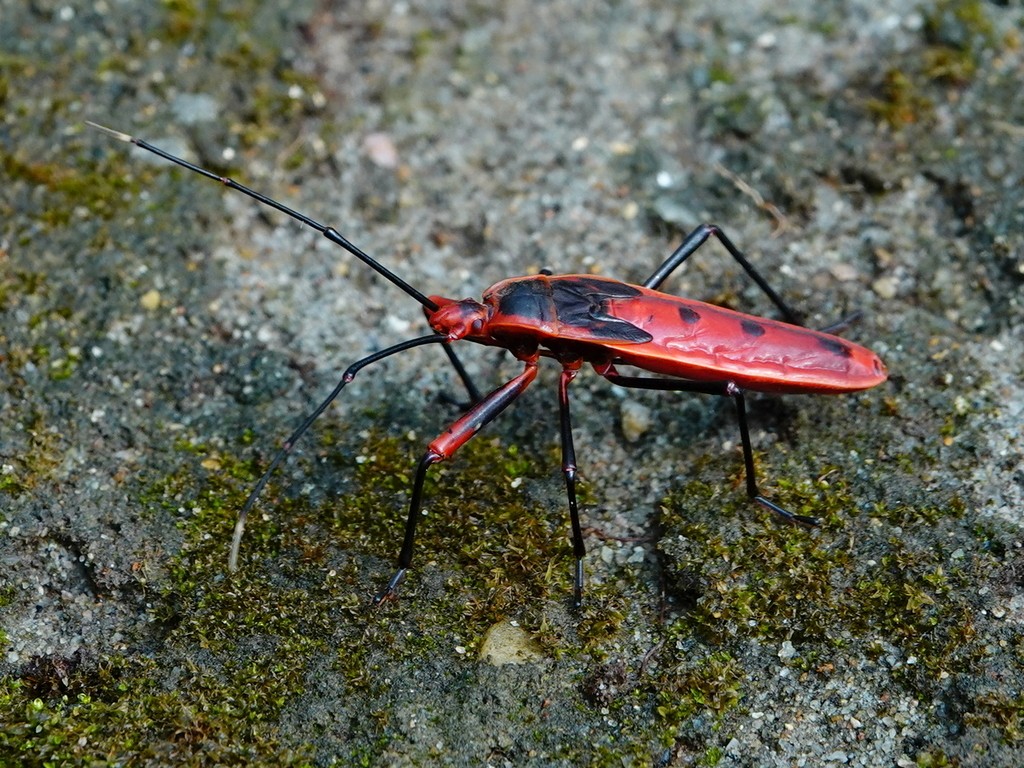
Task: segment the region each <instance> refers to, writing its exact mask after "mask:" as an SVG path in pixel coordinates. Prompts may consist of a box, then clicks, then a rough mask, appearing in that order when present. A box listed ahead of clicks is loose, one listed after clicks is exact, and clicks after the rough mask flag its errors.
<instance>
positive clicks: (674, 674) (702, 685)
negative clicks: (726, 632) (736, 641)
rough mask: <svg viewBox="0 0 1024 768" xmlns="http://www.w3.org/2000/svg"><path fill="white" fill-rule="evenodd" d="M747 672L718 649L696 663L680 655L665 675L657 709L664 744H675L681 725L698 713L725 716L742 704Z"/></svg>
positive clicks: (659, 692) (658, 689)
mask: <svg viewBox="0 0 1024 768" xmlns="http://www.w3.org/2000/svg"><path fill="white" fill-rule="evenodd" d="M746 677H747V673H746V671H745V670H744V669H743V667H742V666H741V665H740V664H739V663H738V662H737V661H736V660H735V659H734V658H733V657H732V656H731V655H730V654H729V653H727V652H724V651H718V652H715V653H712V654H711V655H709V656H707V657H705V658H702V659H699V660H697V661H696V662H694V661H693V660H691V659H689V658H685V657H680V658H679V659H678V660H677V662H676V664H675V665H673V666H672V667H670V668H669V669H667V670H666V673H665V674H663V675H661V677H660V680H659V685H658V686H657V688H656V702H657V703H656V708H655V711H656V712H657V715H658V718H659V719H660V720H661V722H662V743H663V744H664V746H671V745H672V744H673V743H674V742H675V740H676V738H677V734H678V731H679V728H680V726H681V725H682V724H683V723H684V722H686V721H687V720H689V719H690V718H692V717H693V716H694V715H695V714H697V713H701V712H707V713H710V714H712V715H713V716H715V717H716V718H721V717H722V716H724V715H725V714H726V713H727V712H729V711H730V710H732V709H733V708H735V707H736V706H737V704H739V702H740V699H741V698H742V695H743V693H742V691H743V681H744V680H745V679H746Z"/></svg>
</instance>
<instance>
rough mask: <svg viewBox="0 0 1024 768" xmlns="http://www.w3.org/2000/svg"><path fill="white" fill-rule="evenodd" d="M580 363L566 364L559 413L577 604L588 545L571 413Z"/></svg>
mask: <svg viewBox="0 0 1024 768" xmlns="http://www.w3.org/2000/svg"><path fill="white" fill-rule="evenodd" d="M579 369H580V368H579V364H578V363H577V364H576V365H566V366H564V367H563V368H562V376H561V378H560V379H559V381H558V412H559V417H560V421H559V423H560V431H561V438H562V474H563V475H564V476H565V490H566V493H567V494H568V496H569V524H570V526H571V527H572V553H573V556H574V557H575V558H576V566H575V569H574V571H573V605H575V606H576V607H577V608H579V607H580V605H581V604H582V603H583V556H584V555H585V554H587V548H586V546H585V545H584V543H583V529H582V528H581V527H580V510H579V505H578V504H577V502H576V449H575V448H574V447H573V442H572V420H571V419H570V416H569V383H570V382H571V381H572V380H573V379H575V378H576V374H577V373H579Z"/></svg>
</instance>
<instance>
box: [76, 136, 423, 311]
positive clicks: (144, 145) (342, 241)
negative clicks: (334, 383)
mask: <svg viewBox="0 0 1024 768" xmlns="http://www.w3.org/2000/svg"><path fill="white" fill-rule="evenodd" d="M85 124H86V125H88V126H89V127H90V128H95V129H96V130H98V131H102V132H103V133H105V134H107V135H108V136H110V137H112V138H115V139H117V140H118V141H123V142H126V143H128V144H134V145H135V146H137V147H139V148H140V149H144V150H146V151H147V152H152V153H153V154H154V155H157V156H158V157H162V158H163V159H164V160H169V161H170V162H172V163H175V164H176V165H180V166H181V167H182V168H187V169H188V170H190V171H193V172H195V173H198V174H199V175H200V176H205V177H206V178H208V179H213V180H214V181H219V182H220V183H221V184H223V185H224V186H226V187H229V188H231V189H234V190H237V191H239V192H241V193H242V194H243V195H248V196H249V197H251V198H252V199H253V200H256V201H258V202H260V203H263V204H264V205H269V206H270V207H271V208H276V209H277V210H279V211H281V213H285V214H288V215H289V216H291V217H292V218H293V219H295V220H296V221H300V222H302V223H303V224H305V225H306V226H307V227H310V228H311V229H315V230H316V231H317V232H319V233H320V234H321V235H323V236H324V237H326V238H327V239H328V240H330V241H331V242H332V243H335V244H337V245H340V246H341V247H342V248H344V249H345V250H346V251H348V252H349V253H351V254H352V255H353V256H355V257H356V258H357V259H359V260H360V261H361V262H363V263H364V264H366V266H368V267H370V269H373V270H375V271H376V272H377V273H378V274H379V275H381V276H382V277H384V278H385V279H386V280H389V281H390V282H392V283H394V284H395V285H397V286H398V287H399V288H401V289H402V290H403V291H405V292H406V293H407V294H409V295H410V296H412V297H413V298H414V299H416V301H418V302H419V303H420V304H422V305H423V306H424V307H426V308H427V309H429V310H430V311H432V312H433V311H435V310H437V309H438V306H437V304H436V303H434V302H433V301H431V300H430V299H429V298H427V297H426V296H425V295H423V294H422V293H420V292H419V291H417V290H416V289H415V288H413V287H412V286H411V285H409V284H408V283H407V282H405V280H403V279H402V278H400V277H399V276H398V275H396V274H395V273H394V272H392V271H391V270H390V269H388V268H387V267H385V266H384V265H383V264H381V263H380V262H379V261H377V260H376V259H374V258H373V257H371V256H370V255H369V254H367V253H366V252H364V251H363V250H362V249H360V248H358V247H356V246H355V245H353V244H352V243H350V242H349V241H348V240H347V239H346V238H345V237H344V236H343V235H342V234H341V233H340V232H338V230H336V229H335V228H334V227H330V226H326V225H324V224H321V223H320V222H318V221H316V220H315V219H311V218H309V216H306V215H305V214H302V213H299V212H298V211H296V210H294V209H292V208H289V207H288V206H287V205H284V204H282V203H279V202H277V200H274V199H273V198H270V197H267V196H266V195H261V194H260V193H259V192H257V191H256V190H254V189H249V187H247V186H245V185H244V184H239V183H238V182H237V181H235V180H234V179H229V178H228V177H227V176H221V175H219V174H216V173H214V172H213V171H208V170H206V169H205V168H200V167H199V166H198V165H193V164H192V163H190V162H189V161H188V160H183V159H182V158H180V157H176V156H175V155H172V154H171V153H170V152H166V151H164V150H162V149H160V147H156V146H153V145H152V144H150V143H149V142H148V141H146V140H145V139H139V138H136V137H135V136H129V135H128V134H127V133H121V131H115V130H114V129H113V128H107V127H106V126H103V125H99V124H98V123H93V122H91V121H89V120H86V121H85Z"/></svg>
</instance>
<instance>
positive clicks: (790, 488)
mask: <svg viewBox="0 0 1024 768" xmlns="http://www.w3.org/2000/svg"><path fill="white" fill-rule="evenodd" d="M828 477H830V478H831V482H830V483H828V484H825V483H824V482H823V481H821V480H819V481H818V482H817V483H813V484H812V483H808V482H803V483H798V484H795V485H791V484H788V483H779V484H778V486H777V491H776V492H773V494H772V496H771V498H772V499H773V500H774V501H775V502H777V503H779V504H781V505H782V506H784V507H786V508H788V509H791V510H792V511H794V512H797V513H800V514H812V515H813V514H817V515H820V516H821V517H822V520H823V525H822V527H821V529H820V530H814V531H808V530H804V529H802V528H797V527H790V526H782V525H779V524H777V523H776V522H775V521H773V520H771V519H770V518H768V517H766V516H764V515H763V514H761V513H760V512H759V511H758V510H757V508H756V507H755V506H754V505H752V504H749V503H746V502H745V500H743V499H742V498H741V499H740V500H739V501H737V499H736V495H735V494H724V495H723V494H721V493H720V492H719V491H718V489H717V488H716V487H714V486H712V485H709V484H707V483H704V482H700V481H695V482H691V483H689V484H688V485H687V486H686V487H685V488H683V489H681V490H680V491H678V492H676V493H674V494H672V495H671V496H670V497H669V498H668V499H666V502H665V506H664V508H663V510H662V524H663V526H664V527H665V536H664V538H663V541H664V542H667V544H666V548H667V550H668V551H667V554H668V556H669V559H670V566H669V574H670V579H669V581H670V586H671V588H672V589H673V590H674V591H675V593H676V596H677V599H678V600H680V601H682V602H684V603H687V604H692V608H691V610H690V611H689V612H688V613H687V616H686V622H687V626H688V627H690V629H691V631H693V632H695V633H696V634H697V636H698V637H701V638H704V639H705V640H706V641H710V642H713V643H716V644H721V643H726V642H728V641H730V640H732V639H736V638H743V637H752V638H760V639H765V640H771V641H774V642H780V641H785V640H791V641H793V642H794V643H799V644H801V652H800V654H799V657H797V658H795V660H794V662H793V663H795V664H797V665H800V666H803V667H808V666H813V664H814V663H815V659H816V658H817V657H818V656H819V655H821V654H825V653H827V652H828V649H829V648H832V647H835V646H840V645H845V644H847V643H849V642H851V638H853V637H857V638H860V640H861V641H862V642H869V643H870V642H873V641H877V642H878V643H879V646H878V647H879V648H880V649H881V648H884V647H888V646H889V645H890V644H891V645H895V646H896V647H897V648H899V649H900V651H901V662H900V664H899V665H898V669H896V670H894V674H895V676H896V677H897V679H900V680H902V681H904V682H906V683H907V684H909V685H911V686H913V687H914V688H915V689H920V688H924V689H927V688H929V686H931V685H933V684H934V683H935V682H936V681H938V680H939V679H941V678H943V677H945V676H948V675H949V674H951V673H953V672H956V671H969V670H971V669H973V667H974V665H975V664H976V663H977V662H978V659H979V654H980V652H981V650H980V649H979V648H978V647H977V646H976V644H975V643H974V640H975V635H976V630H975V623H974V622H975V616H976V606H975V605H973V604H972V602H971V597H970V596H971V594H972V590H971V589H970V585H971V584H972V583H982V582H984V581H985V579H986V577H987V574H988V573H989V572H990V571H991V570H993V569H994V568H995V567H996V562H995V560H994V559H993V558H991V557H989V556H986V555H974V556H968V555H966V554H964V550H963V549H962V548H961V549H959V551H958V552H956V553H954V550H957V549H958V548H959V547H963V546H967V545H968V543H967V542H964V541H962V540H960V539H949V544H948V545H947V544H945V543H940V544H939V545H936V544H935V543H934V541H933V540H932V539H938V540H940V541H942V539H943V537H941V536H937V535H936V536H933V537H922V536H921V533H920V532H921V530H922V529H923V528H926V527H929V526H930V527H934V528H942V527H950V526H954V525H956V524H957V521H958V520H959V519H960V518H962V517H963V515H964V505H963V503H962V502H961V501H959V500H956V499H954V500H953V501H952V502H950V503H949V504H947V505H944V506H927V507H925V506H920V505H917V506H912V505H900V506H897V507H888V506H886V505H873V506H872V507H870V508H869V509H867V510H866V511H865V512H861V513H858V512H857V511H856V510H857V509H858V505H857V503H856V501H855V499H854V497H853V496H852V494H851V493H850V491H849V489H848V488H847V487H846V485H845V484H844V483H843V482H842V481H841V475H839V474H838V472H836V471H832V472H829V473H828ZM706 510H716V511H717V515H716V517H721V518H724V519H725V520H728V519H731V518H732V517H733V516H734V515H739V516H741V523H740V528H741V530H740V531H736V530H735V528H734V527H731V526H728V525H724V524H723V522H722V520H721V519H718V520H712V521H707V520H706V518H707V517H709V516H710V515H709V513H708V512H707V511H706ZM744 518H745V519H744ZM903 529H906V530H914V531H917V535H916V536H915V538H914V540H907V539H905V538H903V537H901V536H900V535H899V532H900V531H901V530H903ZM917 542H919V543H917ZM954 554H955V556H954ZM956 557H960V558H962V560H961V561H959V562H958V561H957V559H956Z"/></svg>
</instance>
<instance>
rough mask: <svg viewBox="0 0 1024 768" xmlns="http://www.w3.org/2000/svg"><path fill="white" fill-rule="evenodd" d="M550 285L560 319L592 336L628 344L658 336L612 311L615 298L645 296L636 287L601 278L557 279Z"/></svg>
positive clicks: (594, 338) (599, 339)
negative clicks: (611, 304) (612, 302)
mask: <svg viewBox="0 0 1024 768" xmlns="http://www.w3.org/2000/svg"><path fill="white" fill-rule="evenodd" d="M550 285H551V291H552V299H553V301H554V306H555V311H556V313H557V315H558V321H559V322H560V323H562V324H563V325H567V326H571V327H573V328H578V329H580V330H581V331H583V332H584V334H585V335H586V336H587V337H588V338H590V339H593V340H594V341H617V342H620V343H622V342H625V343H628V344H643V343H645V342H648V341H651V340H652V339H653V338H654V337H653V336H651V334H649V333H648V332H647V331H645V330H644V329H643V328H639V327H637V326H635V325H633V324H632V323H630V322H629V321H628V320H623V319H622V318H621V317H616V316H615V315H614V314H613V313H612V310H611V307H610V302H611V300H612V299H617V300H624V299H635V298H638V297H640V296H642V295H643V294H642V292H641V291H640V289H639V288H637V287H636V286H632V285H629V284H627V283H620V282H619V281H618V280H605V279H602V278H597V277H595V278H591V277H573V278H563V279H557V280H552V281H551V282H550Z"/></svg>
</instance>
